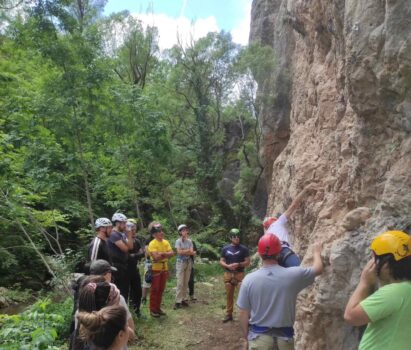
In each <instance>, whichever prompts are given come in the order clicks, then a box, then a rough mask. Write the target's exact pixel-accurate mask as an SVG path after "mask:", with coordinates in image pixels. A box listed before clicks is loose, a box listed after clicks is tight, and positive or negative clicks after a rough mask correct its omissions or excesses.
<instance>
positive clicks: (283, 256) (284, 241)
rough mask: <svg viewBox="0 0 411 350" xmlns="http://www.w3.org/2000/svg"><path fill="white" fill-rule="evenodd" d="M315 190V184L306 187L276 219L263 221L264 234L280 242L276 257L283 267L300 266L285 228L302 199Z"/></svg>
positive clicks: (268, 218) (267, 218)
mask: <svg viewBox="0 0 411 350" xmlns="http://www.w3.org/2000/svg"><path fill="white" fill-rule="evenodd" d="M315 190H317V185H316V184H310V185H308V186H306V187H305V188H304V189H303V190H302V191H301V192H300V193H299V194H298V195H297V196H296V197H295V198H294V200H293V201H292V202H291V204H290V206H289V207H288V208H287V210H286V211H285V212H284V213H283V214H282V215H280V216H279V217H278V218H276V217H273V216H271V217H266V218H265V219H264V221H263V228H264V233H270V234H274V235H276V236H277V237H278V239H279V240H280V242H281V246H282V249H281V253H280V255H279V256H278V263H279V265H280V266H283V267H290V266H300V264H301V260H300V258H299V257H298V255H297V254H295V253H294V251H293V250H292V248H291V242H290V234H289V230H288V227H287V223H288V219H289V218H290V217H291V215H293V214H294V213H295V211H296V210H297V209H298V208H299V206H300V205H301V203H302V201H303V198H304V197H305V196H306V194H308V193H309V192H311V191H315Z"/></svg>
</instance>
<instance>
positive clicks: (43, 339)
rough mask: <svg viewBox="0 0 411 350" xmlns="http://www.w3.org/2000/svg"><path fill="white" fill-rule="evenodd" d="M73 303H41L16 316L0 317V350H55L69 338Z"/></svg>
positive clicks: (47, 300)
mask: <svg viewBox="0 0 411 350" xmlns="http://www.w3.org/2000/svg"><path fill="white" fill-rule="evenodd" d="M71 307H72V299H71V297H69V298H67V299H66V300H65V301H64V302H62V303H52V302H51V300H50V299H44V300H40V301H38V302H37V303H35V304H34V305H32V306H31V307H30V308H29V309H28V310H27V311H24V312H23V313H21V314H18V315H0V344H1V345H0V349H1V350H15V349H16V350H17V349H19V350H54V349H56V350H57V349H59V345H61V344H62V343H63V342H64V341H65V340H66V339H67V337H68V330H69V323H70V319H71Z"/></svg>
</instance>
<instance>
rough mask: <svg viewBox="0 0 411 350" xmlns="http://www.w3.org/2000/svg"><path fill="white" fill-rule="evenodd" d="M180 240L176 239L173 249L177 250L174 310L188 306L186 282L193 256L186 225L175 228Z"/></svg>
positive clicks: (191, 243) (188, 278)
mask: <svg viewBox="0 0 411 350" xmlns="http://www.w3.org/2000/svg"><path fill="white" fill-rule="evenodd" d="M177 230H178V234H179V235H180V238H178V239H177V241H176V245H175V248H176V249H177V259H176V278H177V288H176V303H175V305H174V309H180V308H181V307H183V306H184V307H187V306H189V304H188V302H187V299H188V296H187V290H188V282H189V280H190V274H191V268H192V266H193V263H192V260H191V257H192V256H194V255H195V253H194V250H193V242H192V241H191V239H190V238H188V227H187V225H184V224H183V225H180V226H178V228H177Z"/></svg>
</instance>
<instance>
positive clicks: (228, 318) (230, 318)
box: [223, 315, 233, 323]
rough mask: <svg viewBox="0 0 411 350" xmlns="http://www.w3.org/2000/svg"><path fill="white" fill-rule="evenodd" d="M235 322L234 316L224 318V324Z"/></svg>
mask: <svg viewBox="0 0 411 350" xmlns="http://www.w3.org/2000/svg"><path fill="white" fill-rule="evenodd" d="M232 320H233V315H226V316H225V317H224V318H223V323H227V322H230V321H232Z"/></svg>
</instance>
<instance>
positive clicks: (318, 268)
mask: <svg viewBox="0 0 411 350" xmlns="http://www.w3.org/2000/svg"><path fill="white" fill-rule="evenodd" d="M312 249H313V258H314V262H313V265H312V267H313V269H314V272H315V275H316V276H318V275H321V274H322V273H323V270H324V265H323V262H322V260H321V252H322V250H323V246H322V244H321V243H314V244H313V246H312Z"/></svg>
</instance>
